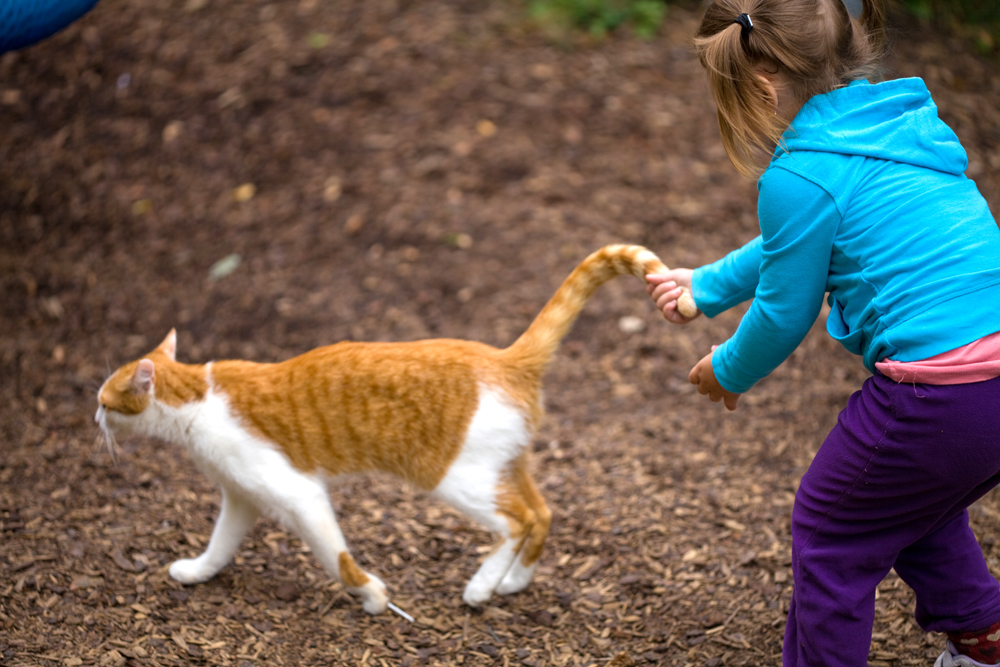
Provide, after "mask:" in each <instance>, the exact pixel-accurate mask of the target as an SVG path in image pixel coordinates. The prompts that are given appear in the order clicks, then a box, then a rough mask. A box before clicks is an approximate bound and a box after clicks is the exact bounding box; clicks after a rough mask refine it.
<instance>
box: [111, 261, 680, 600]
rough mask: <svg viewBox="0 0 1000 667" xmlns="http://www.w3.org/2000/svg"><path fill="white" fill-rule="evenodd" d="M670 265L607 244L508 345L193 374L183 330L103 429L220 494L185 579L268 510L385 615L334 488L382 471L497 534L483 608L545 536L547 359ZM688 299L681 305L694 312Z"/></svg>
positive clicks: (130, 373)
mask: <svg viewBox="0 0 1000 667" xmlns="http://www.w3.org/2000/svg"><path fill="white" fill-rule="evenodd" d="M665 270H666V267H665V266H664V265H663V263H662V262H660V260H659V259H658V258H657V257H656V255H655V254H653V253H652V252H651V251H649V250H647V249H645V248H643V247H642V246H627V245H612V246H606V247H604V248H602V249H600V250H598V251H596V252H594V253H593V254H591V255H590V256H589V257H587V258H586V259H585V260H584V261H583V262H581V263H580V265H579V266H577V267H576V269H575V270H574V271H573V272H572V273H571V274H570V276H569V277H568V278H567V279H566V280H565V281H564V282H563V284H562V285H561V286H560V287H559V289H558V290H557V291H556V293H555V295H554V296H553V297H552V298H551V299H550V300H549V302H548V303H547V304H546V305H545V307H544V308H543V309H542V311H541V312H540V313H539V314H538V316H537V317H536V318H535V320H534V321H533V322H532V323H531V325H530V326H529V327H528V329H527V330H526V331H525V332H524V334H522V335H521V336H520V338H518V339H517V340H516V341H515V342H514V343H513V344H512V345H511V346H510V347H508V348H506V349H503V350H500V349H497V348H494V347H490V346H488V345H484V344H482V343H476V342H469V341H463V340H449V339H438V340H425V341H418V342H407V343H364V342H341V343H338V344H335V345H329V346H326V347H320V348H317V349H314V350H312V351H310V352H306V353H305V354H302V355H300V356H297V357H295V358H293V359H289V360H287V361H284V362H281V363H254V362H250V361H216V362H210V363H207V364H204V365H190V364H183V363H179V362H178V361H177V359H176V354H177V334H176V331H175V330H171V331H170V333H169V334H168V335H167V337H166V338H165V339H164V341H163V342H162V343H160V345H159V346H158V347H157V348H156V349H155V350H153V351H152V352H151V353H149V354H148V355H146V356H145V357H143V358H142V359H139V360H138V361H133V362H131V363H129V364H126V365H124V366H122V367H121V368H119V369H118V370H117V371H115V372H114V373H113V374H112V375H111V377H109V378H108V379H107V381H105V382H104V384H103V386H102V387H101V389H100V392H99V394H98V401H99V406H98V409H97V414H96V416H95V420H96V422H97V423H98V425H99V426H100V428H101V431H102V433H103V434H104V436H105V438H106V439H107V440H108V443H109V446H111V445H112V443H113V442H114V438H115V437H116V436H127V435H131V434H135V435H141V436H147V437H153V438H157V439H160V440H163V441H167V442H171V443H177V444H180V445H183V446H186V447H187V449H188V451H189V452H190V455H191V457H192V459H193V460H194V462H195V463H196V465H197V466H198V467H199V468H200V469H201V471H202V472H204V473H205V474H206V475H208V477H209V478H211V479H212V480H213V481H214V482H215V483H216V484H218V485H219V486H220V487H221V489H222V509H221V511H220V513H219V517H218V519H217V520H216V523H215V527H214V529H213V531H212V536H211V538H210V540H209V543H208V546H207V547H206V549H205V551H204V553H202V554H201V555H200V556H198V557H197V558H190V559H181V560H177V561H174V562H173V563H172V564H171V565H170V568H169V572H170V576H171V577H173V578H174V579H175V580H177V581H179V582H181V583H184V584H197V583H201V582H204V581H207V580H208V579H210V578H212V577H213V576H215V574H216V573H217V572H219V570H221V569H222V568H223V567H224V566H225V565H226V564H227V563H228V562H229V561H230V560H231V559H232V557H233V555H234V554H235V553H236V551H237V549H238V547H239V544H240V542H241V541H242V539H243V537H244V536H245V535H246V533H247V532H248V531H249V530H250V528H251V526H252V525H253V523H254V521H255V520H256V519H257V517H258V515H259V514H261V513H263V514H266V515H268V516H271V517H272V518H274V519H276V520H278V521H280V522H282V523H283V524H284V525H285V526H287V527H288V528H289V529H291V530H293V531H294V532H295V533H297V534H298V536H299V537H301V538H302V539H303V540H304V541H305V542H306V543H307V544H308V545H309V546H310V548H311V549H312V553H313V554H315V556H316V558H317V559H318V560H319V561H320V563H321V564H322V565H323V567H324V568H325V569H326V570H327V571H328V572H330V573H331V574H332V575H333V576H335V577H337V578H338V579H339V581H340V582H341V583H342V584H343V585H344V587H345V588H346V590H347V591H348V592H349V593H351V594H353V595H355V596H358V597H360V598H361V600H362V607H363V608H364V610H365V611H366V612H368V613H370V614H378V613H381V612H383V611H385V609H386V607H387V606H388V605H389V595H388V592H387V589H386V586H385V584H384V583H383V582H382V580H381V579H379V578H378V577H377V576H375V575H374V574H372V573H371V572H366V571H364V570H362V569H361V568H360V567H359V566H358V565H357V563H356V562H355V561H354V559H353V558H352V557H351V555H350V553H349V552H348V550H347V544H346V542H345V541H344V536H343V534H342V533H341V531H340V527H339V526H338V524H337V520H336V518H335V516H334V512H333V509H332V507H331V505H330V500H329V497H328V494H327V483H328V482H329V481H330V480H331V479H332V478H334V477H337V476H339V475H347V474H357V473H365V472H371V471H383V472H387V473H391V474H393V475H396V476H398V477H399V478H401V479H403V480H405V481H406V482H409V483H410V484H412V485H414V486H416V487H417V488H419V489H422V490H425V491H430V492H431V493H432V494H433V495H434V496H436V497H438V498H440V499H442V500H444V501H446V502H448V503H449V504H451V505H452V506H453V507H455V508H456V509H458V510H460V511H461V512H463V513H464V514H466V515H467V516H469V517H470V518H472V519H474V520H476V521H478V522H479V523H481V524H482V525H483V526H485V527H486V528H488V529H490V530H492V531H494V532H496V533H499V534H500V537H501V542H500V544H499V547H498V548H496V549H495V551H494V552H493V553H492V554H491V555H489V556H488V557H487V558H486V559H485V560H484V562H483V563H482V565H481V566H480V567H479V569H478V571H477V572H476V573H475V574H474V575H473V577H472V578H471V579H470V580H469V582H468V584H467V586H466V587H465V591H464V594H463V600H464V601H465V602H466V603H467V604H468V605H470V606H472V607H479V606H481V605H483V604H484V603H485V602H486V601H487V600H489V599H490V597H491V596H492V595H493V594H508V593H514V592H517V591H520V590H522V589H524V588H525V587H526V586H527V585H528V584H529V583H530V582H531V579H532V576H533V575H534V572H535V568H536V566H537V564H538V558H539V555H540V554H541V552H542V547H543V546H544V544H545V538H546V536H547V534H548V531H549V526H550V523H551V520H552V513H551V511H550V510H549V508H548V506H547V505H546V504H545V501H544V499H543V498H542V495H541V494H540V493H539V491H538V488H537V487H536V486H535V483H534V482H533V481H532V478H531V475H530V473H529V470H528V458H527V454H528V449H529V447H528V446H529V444H530V443H531V441H532V436H533V434H534V433H535V431H536V429H537V427H538V424H539V420H540V419H541V416H542V406H541V398H540V395H541V379H542V374H543V371H544V369H545V365H546V363H547V362H548V361H549V359H550V358H551V357H552V355H553V354H554V353H555V351H556V349H557V348H558V346H559V344H560V341H561V340H562V338H563V337H564V336H565V335H566V333H567V332H568V331H569V329H570V327H571V326H572V324H573V322H574V321H575V319H576V317H577V315H578V314H579V312H580V310H581V308H582V307H583V305H584V304H585V303H586V301H587V299H588V298H589V297H590V296H591V294H593V292H594V291H595V290H596V289H597V288H598V287H599V286H600V285H601V284H603V283H604V282H606V281H607V280H610V279H611V278H613V277H615V276H616V275H619V274H625V273H631V274H633V275H635V276H638V277H640V278H642V277H643V276H645V275H646V274H648V273H657V272H661V271H665ZM684 296H685V297H686V300H684V302H683V303H682V304H681V308H682V311H684V310H686V311H687V312H692V311H693V303H694V302H693V301H691V300H690V295H689V294H687V293H685V295H684Z"/></svg>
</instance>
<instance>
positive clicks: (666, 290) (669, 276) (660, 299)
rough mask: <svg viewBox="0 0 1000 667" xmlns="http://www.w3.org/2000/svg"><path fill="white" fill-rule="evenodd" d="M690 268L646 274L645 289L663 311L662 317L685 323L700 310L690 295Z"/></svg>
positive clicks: (676, 322) (677, 322) (665, 268)
mask: <svg viewBox="0 0 1000 667" xmlns="http://www.w3.org/2000/svg"><path fill="white" fill-rule="evenodd" d="M692 273H693V271H691V269H668V268H667V267H666V266H664V267H663V270H662V271H660V270H658V271H656V272H651V273H649V274H647V275H646V291H647V292H649V296H650V297H652V299H653V301H655V302H656V307H657V308H659V309H660V310H661V311H663V317H665V318H666V319H667V320H668V321H670V322H673V323H675V324H687V323H688V322H690V321H691V320H693V319H694V318H696V317H698V315H699V314H700V313H701V311H699V310H698V306H697V305H696V304H695V302H694V297H692V296H691V274H692Z"/></svg>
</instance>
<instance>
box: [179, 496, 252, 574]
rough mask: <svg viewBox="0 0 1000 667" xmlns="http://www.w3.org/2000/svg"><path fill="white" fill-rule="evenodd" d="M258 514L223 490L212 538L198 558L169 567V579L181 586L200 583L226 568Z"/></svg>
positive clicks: (243, 499)
mask: <svg viewBox="0 0 1000 667" xmlns="http://www.w3.org/2000/svg"><path fill="white" fill-rule="evenodd" d="M258 515H259V512H258V511H257V508H256V507H255V506H254V505H253V503H251V502H250V501H249V500H246V499H245V498H244V497H243V496H241V495H240V494H239V493H237V492H234V491H230V490H227V489H225V488H223V489H222V510H221V511H220V512H219V518H218V519H216V521H215V528H213V529H212V537H211V539H209V541H208V547H206V548H205V551H204V553H202V554H201V555H200V556H198V557H197V558H183V559H181V560H176V561H174V562H173V563H171V564H170V576H171V577H173V578H174V579H175V580H177V581H179V582H181V583H182V584H200V583H202V582H203V581H208V580H209V579H211V578H212V577H214V576H215V575H216V574H217V573H218V572H219V570H221V569H222V568H223V567H225V566H226V565H227V564H228V563H229V561H230V560H232V558H233V555H234V554H235V553H236V550H237V549H238V548H239V546H240V542H242V541H243V538H244V536H246V534H247V532H248V531H249V530H250V528H251V527H252V526H253V523H254V521H256V520H257V516H258Z"/></svg>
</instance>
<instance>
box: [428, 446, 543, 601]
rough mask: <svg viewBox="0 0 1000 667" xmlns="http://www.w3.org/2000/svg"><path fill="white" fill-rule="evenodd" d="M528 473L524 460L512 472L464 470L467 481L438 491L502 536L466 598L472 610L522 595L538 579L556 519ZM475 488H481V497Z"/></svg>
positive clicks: (444, 498) (465, 593) (516, 463)
mask: <svg viewBox="0 0 1000 667" xmlns="http://www.w3.org/2000/svg"><path fill="white" fill-rule="evenodd" d="M524 468H525V463H524V461H523V460H522V459H519V460H517V461H515V462H514V463H513V464H512V468H511V469H510V470H509V471H508V472H506V473H501V474H497V472H496V471H494V470H490V469H486V468H483V469H480V470H478V471H474V470H464V471H462V473H461V474H456V475H455V478H461V479H462V480H463V482H461V483H449V482H456V480H454V479H453V480H449V479H448V477H446V478H445V480H444V482H445V483H443V484H442V485H441V486H439V487H438V488H437V489H436V490H435V494H436V495H438V496H439V497H440V498H442V499H443V500H446V501H448V502H449V503H450V504H451V505H452V506H454V507H455V508H456V509H458V510H461V511H462V512H463V513H465V514H466V515H467V516H469V517H470V518H472V519H475V520H477V521H478V522H479V523H481V524H483V526H485V527H486V528H487V529H489V530H491V531H493V532H494V533H498V534H499V535H500V542H499V544H498V545H497V547H496V548H495V549H494V550H493V552H492V553H491V554H490V555H489V556H487V557H486V559H485V560H484V561H483V563H482V565H480V566H479V569H478V570H477V571H476V573H475V574H474V575H473V576H472V579H470V580H469V583H468V584H467V585H466V587H465V592H464V593H463V595H462V599H463V600H464V601H465V603H466V604H468V605H469V606H472V607H479V606H482V605H483V604H484V603H485V602H486V601H487V600H489V599H490V597H492V595H493V594H494V593H513V592H516V591H519V590H522V589H523V588H524V587H525V586H527V585H528V584H529V583H530V582H531V577H532V576H533V575H534V571H535V565H536V563H537V560H538V556H539V554H540V553H541V549H542V546H543V545H544V544H545V537H546V535H547V534H548V530H549V524H550V523H551V518H552V514H551V512H550V511H549V509H548V507H547V506H546V505H545V502H544V501H543V500H542V499H541V495H540V494H539V493H538V490H537V489H536V488H535V486H534V484H533V483H532V482H531V478H530V477H529V476H528V474H527V471H526V470H525V469H524ZM449 475H451V473H449ZM477 479H478V480H479V482H480V483H479V484H476V481H475V480H477ZM487 480H490V481H489V482H487ZM470 482H471V483H470ZM472 486H476V487H478V489H477V491H476V492H475V493H472V488H471V487H472ZM485 489H490V491H489V492H484V490H485Z"/></svg>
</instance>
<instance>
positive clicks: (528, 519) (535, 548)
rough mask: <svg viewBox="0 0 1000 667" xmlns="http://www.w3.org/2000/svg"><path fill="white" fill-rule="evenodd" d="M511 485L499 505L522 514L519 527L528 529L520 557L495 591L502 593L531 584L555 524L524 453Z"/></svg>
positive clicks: (511, 591) (505, 593) (514, 469)
mask: <svg viewBox="0 0 1000 667" xmlns="http://www.w3.org/2000/svg"><path fill="white" fill-rule="evenodd" d="M508 484H509V488H510V491H508V492H506V493H502V494H501V507H500V508H501V511H502V512H504V513H506V514H507V515H508V516H515V515H517V516H520V519H519V524H520V527H521V528H520V529H521V530H522V531H524V532H525V539H524V544H523V546H522V547H521V549H520V551H519V552H518V556H517V558H516V559H515V560H514V562H513V563H512V564H511V566H510V568H509V569H508V570H507V573H506V574H505V575H504V577H503V580H502V581H501V582H500V585H498V586H497V589H496V592H497V593H498V594H500V595H508V594H510V593H517V592H518V591H522V590H524V589H525V588H527V586H528V584H530V583H531V579H532V578H533V577H534V576H535V568H536V567H537V566H538V558H539V557H540V556H541V555H542V549H543V548H544V547H545V539H546V538H547V537H548V534H549V527H550V526H551V525H552V512H551V510H549V507H548V505H546V504H545V499H544V498H542V494H541V493H540V492H539V491H538V487H537V486H535V482H534V480H533V479H532V478H531V474H530V473H529V472H528V466H527V458H526V457H525V456H521V457H520V458H518V459H517V460H516V461H515V462H514V468H513V470H512V472H511V475H510V480H509V482H508Z"/></svg>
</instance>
